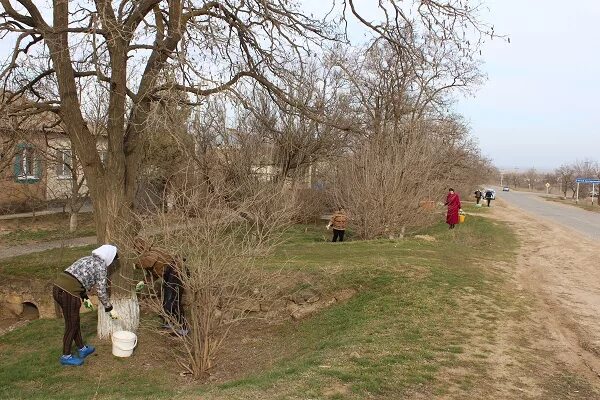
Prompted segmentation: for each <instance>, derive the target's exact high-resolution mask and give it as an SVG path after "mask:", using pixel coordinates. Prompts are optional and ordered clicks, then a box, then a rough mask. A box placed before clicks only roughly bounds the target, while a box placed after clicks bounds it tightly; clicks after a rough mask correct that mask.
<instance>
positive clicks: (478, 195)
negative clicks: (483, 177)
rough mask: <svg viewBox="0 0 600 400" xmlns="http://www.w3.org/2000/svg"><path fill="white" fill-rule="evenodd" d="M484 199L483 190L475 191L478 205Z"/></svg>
mask: <svg viewBox="0 0 600 400" xmlns="http://www.w3.org/2000/svg"><path fill="white" fill-rule="evenodd" d="M482 197H483V193H481V190H479V189H477V190H476V191H475V201H476V202H477V204H479V202H480V201H481V198H482Z"/></svg>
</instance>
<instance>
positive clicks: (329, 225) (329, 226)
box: [325, 222, 331, 230]
mask: <svg viewBox="0 0 600 400" xmlns="http://www.w3.org/2000/svg"><path fill="white" fill-rule="evenodd" d="M325 228H327V230H329V228H331V222H330V223H328V224H327V226H326V227H325Z"/></svg>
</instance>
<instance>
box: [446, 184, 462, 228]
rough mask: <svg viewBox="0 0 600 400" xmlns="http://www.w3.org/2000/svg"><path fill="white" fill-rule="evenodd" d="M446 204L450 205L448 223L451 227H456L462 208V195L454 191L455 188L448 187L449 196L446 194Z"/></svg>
mask: <svg viewBox="0 0 600 400" xmlns="http://www.w3.org/2000/svg"><path fill="white" fill-rule="evenodd" d="M445 205H446V206H448V213H447V214H446V223H447V224H448V225H449V229H454V227H455V226H456V224H458V222H459V216H458V214H459V212H460V209H461V204H460V197H459V196H458V194H457V193H455V192H454V189H452V188H450V189H448V196H446V203H445Z"/></svg>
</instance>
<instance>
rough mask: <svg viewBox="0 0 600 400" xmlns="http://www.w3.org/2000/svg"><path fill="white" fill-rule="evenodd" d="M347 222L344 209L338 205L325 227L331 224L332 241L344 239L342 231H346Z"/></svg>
mask: <svg viewBox="0 0 600 400" xmlns="http://www.w3.org/2000/svg"><path fill="white" fill-rule="evenodd" d="M347 224H348V216H347V215H346V212H345V211H344V208H343V207H339V208H338V210H337V211H336V212H335V213H333V215H332V216H331V219H330V220H329V224H327V229H329V228H330V227H332V226H333V239H332V240H331V241H332V242H337V241H338V239H339V240H340V242H343V241H344V233H345V232H346V225H347Z"/></svg>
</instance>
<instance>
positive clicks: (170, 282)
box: [163, 266, 185, 325]
mask: <svg viewBox="0 0 600 400" xmlns="http://www.w3.org/2000/svg"><path fill="white" fill-rule="evenodd" d="M182 296H183V287H182V284H181V280H180V279H179V277H178V276H177V272H176V271H175V270H174V269H173V267H171V266H169V267H167V268H166V269H165V273H164V274H163V309H164V310H165V313H167V315H170V316H171V317H173V318H174V319H175V321H177V323H178V324H181V325H185V319H184V317H183V307H182V306H181V297H182Z"/></svg>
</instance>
